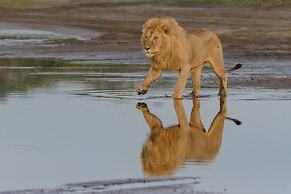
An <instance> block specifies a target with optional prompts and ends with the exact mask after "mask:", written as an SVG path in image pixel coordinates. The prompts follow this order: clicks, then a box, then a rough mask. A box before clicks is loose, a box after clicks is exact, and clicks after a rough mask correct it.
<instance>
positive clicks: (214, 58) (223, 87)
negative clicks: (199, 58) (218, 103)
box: [209, 45, 227, 97]
mask: <svg viewBox="0 0 291 194" xmlns="http://www.w3.org/2000/svg"><path fill="white" fill-rule="evenodd" d="M209 63H210V65H211V67H212V68H213V70H214V73H215V74H216V76H217V77H218V78H219V80H220V90H219V95H220V96H222V97H223V96H226V92H227V74H226V73H225V69H224V60H223V54H222V49H221V45H220V46H218V47H217V50H215V51H213V53H212V55H211V56H210V59H209Z"/></svg>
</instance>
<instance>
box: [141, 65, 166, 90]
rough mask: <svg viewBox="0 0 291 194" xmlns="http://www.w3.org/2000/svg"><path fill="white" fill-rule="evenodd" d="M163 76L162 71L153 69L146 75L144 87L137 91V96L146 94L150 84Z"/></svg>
mask: <svg viewBox="0 0 291 194" xmlns="http://www.w3.org/2000/svg"><path fill="white" fill-rule="evenodd" d="M161 74H162V70H160V69H154V68H153V67H151V68H150V70H149V72H148V74H147V75H146V77H145V79H144V82H143V85H142V86H141V87H139V88H138V89H137V90H136V92H137V94H138V95H141V94H146V93H147V91H148V88H149V86H150V84H151V83H152V82H153V81H155V80H156V79H158V78H159V77H160V75H161Z"/></svg>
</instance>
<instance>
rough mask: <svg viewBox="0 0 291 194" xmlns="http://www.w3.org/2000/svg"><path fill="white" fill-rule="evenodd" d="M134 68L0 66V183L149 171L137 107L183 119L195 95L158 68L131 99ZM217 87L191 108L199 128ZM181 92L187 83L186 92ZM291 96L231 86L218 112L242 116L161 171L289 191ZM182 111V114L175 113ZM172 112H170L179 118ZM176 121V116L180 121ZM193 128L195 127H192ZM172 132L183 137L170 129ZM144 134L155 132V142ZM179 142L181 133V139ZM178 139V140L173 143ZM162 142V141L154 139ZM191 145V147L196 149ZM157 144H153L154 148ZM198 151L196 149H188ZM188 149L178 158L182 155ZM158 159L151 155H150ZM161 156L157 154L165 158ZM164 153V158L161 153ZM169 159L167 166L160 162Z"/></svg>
mask: <svg viewBox="0 0 291 194" xmlns="http://www.w3.org/2000/svg"><path fill="white" fill-rule="evenodd" d="M146 69H147V67H146V66H143V65H134V64H132V65H93V64H82V65H81V64H67V63H66V62H65V61H50V60H45V61H35V60H30V61H29V60H27V61H22V60H20V61H17V60H8V59H6V61H4V62H2V63H1V68H0V75H1V76H0V93H1V97H0V118H1V127H0V155H1V163H0V164H1V165H0V171H1V174H0V189H1V191H6V190H19V189H31V188H53V187H58V186H60V185H63V184H66V183H72V182H83V181H95V180H108V179H118V178H142V177H153V176H155V175H157V174H159V173H154V172H153V171H155V170H159V169H155V168H153V169H151V172H150V171H149V169H148V168H145V162H147V163H151V164H152V165H155V164H154V162H155V161H157V158H155V155H150V156H151V157H144V156H143V150H144V148H145V146H146V145H147V144H149V143H156V144H159V143H164V144H163V146H165V147H166V149H172V148H170V147H167V146H169V145H168V144H167V142H166V143H165V142H163V141H161V140H159V138H158V137H157V136H156V137H151V136H152V135H154V134H153V131H151V128H150V126H149V125H148V124H147V122H146V120H145V117H144V114H143V113H142V112H141V111H140V110H139V109H137V108H136V107H137V105H138V103H145V104H146V105H147V107H148V110H149V111H150V113H151V114H153V115H154V116H155V117H156V118H158V119H159V120H160V121H161V122H162V125H163V128H168V127H170V126H176V125H177V124H178V123H179V119H181V115H183V114H184V116H185V117H183V118H187V119H188V121H190V118H191V112H193V107H194V109H195V106H196V105H197V104H196V105H195V102H193V101H192V99H190V98H189V97H186V98H185V99H184V100H183V101H180V102H178V104H177V102H176V103H175V102H173V101H172V99H171V98H170V97H168V96H169V95H170V94H171V90H172V88H173V84H174V83H175V79H176V77H175V75H173V74H171V73H169V74H166V75H165V76H164V77H163V78H162V79H161V80H160V81H159V82H158V83H157V84H155V85H154V86H153V89H152V90H151V91H150V93H149V94H147V95H146V96H142V97H140V96H137V95H136V94H135V92H134V90H135V88H136V87H137V86H138V85H139V84H140V82H141V81H142V79H143V75H144V73H145V71H146ZM217 91H218V90H217V89H216V88H204V89H203V91H202V97H201V98H200V106H199V107H200V108H197V107H196V109H195V110H194V112H195V111H196V117H195V118H197V114H198V113H200V115H201V122H202V123H203V126H204V127H205V130H206V132H207V131H208V129H209V128H210V126H211V123H212V122H213V120H214V119H215V118H216V117H217V115H219V114H220V113H221V108H220V105H221V102H220V99H219V98H218V96H216V93H217ZM187 92H190V88H189V87H188V88H187V89H186V92H185V94H186V93H187ZM290 99H291V93H290V91H287V90H278V91H276V92H274V90H255V89H249V90H248V91H245V90H243V89H241V88H231V89H230V91H229V96H228V98H227V99H224V100H225V101H224V111H225V112H224V113H223V114H226V113H227V116H229V117H231V118H235V119H237V120H239V121H241V122H242V124H241V125H236V124H235V123H234V122H232V121H231V120H220V124H219V126H220V127H221V126H222V128H220V134H221V138H218V139H216V140H218V141H220V143H218V144H219V146H218V147H217V149H216V150H215V153H214V154H213V155H212V157H210V158H207V159H205V158H204V159H201V158H197V157H194V156H197V154H196V155H195V154H194V156H193V153H194V152H193V149H196V151H195V153H197V152H198V151H199V150H200V151H201V152H202V153H205V150H203V149H202V148H197V144H191V145H190V146H189V144H188V145H187V146H185V145H184V144H183V145H182V144H177V142H178V141H179V140H181V139H179V138H176V139H175V138H174V139H173V142H172V143H173V144H171V145H172V146H175V143H176V144H177V145H182V148H185V147H187V148H188V149H189V150H190V151H189V152H191V150H192V152H191V153H192V156H191V157H190V156H189V155H191V153H190V154H189V153H187V154H185V155H184V156H182V157H181V156H179V157H178V156H174V154H177V153H178V152H177V151H181V149H180V148H179V147H177V146H176V147H174V149H176V150H177V151H176V152H168V154H169V155H168V156H167V157H169V158H170V157H176V160H175V161H178V162H177V163H174V162H172V160H170V159H169V160H168V161H166V162H165V163H163V165H164V166H167V167H168V168H165V170H163V171H162V173H161V174H159V176H160V175H162V176H170V177H176V176H190V177H200V178H199V182H200V183H199V184H196V185H195V188H196V189H198V190H202V191H215V192H225V191H227V192H229V193H290V191H291V188H290V184H289V180H290V178H291V175H290V173H289V172H288V169H289V164H290V162H291V155H290V151H289V149H288V148H289V147H290V146H291V143H290V141H289V139H290V136H291V132H290V125H289V115H290ZM183 111H184V112H183ZM178 117H179V118H178ZM180 124H181V123H180ZM200 134H202V133H200ZM178 135H179V137H182V138H183V137H185V136H183V135H182V134H181V133H180V131H178ZM151 138H153V139H155V141H154V142H150V141H152V140H151ZM187 141H188V140H187ZM182 143H183V142H182ZM159 145H161V144H159ZM195 145H196V146H195ZM157 149H160V150H157V151H160V152H161V149H162V148H157ZM197 150H198V151H197ZM186 155H187V157H186ZM156 157H157V155H156ZM164 158H165V157H164ZM164 158H163V159H164ZM169 166H170V167H169Z"/></svg>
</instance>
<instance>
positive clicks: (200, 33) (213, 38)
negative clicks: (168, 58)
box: [190, 28, 220, 43]
mask: <svg viewBox="0 0 291 194" xmlns="http://www.w3.org/2000/svg"><path fill="white" fill-rule="evenodd" d="M190 34H191V35H195V36H197V37H199V38H200V39H201V40H202V41H203V42H204V43H207V42H220V41H219V38H218V36H217V35H216V34H215V33H213V32H211V31H210V30H207V29H205V28H202V29H198V30H195V31H191V32H190Z"/></svg>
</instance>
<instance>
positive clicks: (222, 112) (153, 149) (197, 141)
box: [137, 98, 241, 176]
mask: <svg viewBox="0 0 291 194" xmlns="http://www.w3.org/2000/svg"><path fill="white" fill-rule="evenodd" d="M173 103H174V108H175V112H176V114H177V118H178V124H177V125H172V126H169V127H164V126H163V124H162V121H161V120H160V119H159V118H158V117H156V116H155V115H154V114H152V113H151V112H150V110H149V108H148V106H147V105H146V104H145V103H138V104H137V108H138V109H139V110H141V111H142V113H143V116H144V118H145V120H146V122H147V124H148V126H149V128H150V130H151V131H150V135H149V137H148V139H147V140H146V143H145V144H144V146H143V148H142V153H141V161H142V166H143V170H144V172H146V173H147V174H149V175H153V176H161V175H169V174H172V173H174V172H175V170H176V169H177V168H179V167H180V166H182V165H183V164H184V163H185V162H187V161H191V162H207V161H211V160H213V159H214V158H215V157H216V155H217V154H218V152H219V150H220V147H221V142H222V132H223V128H224V120H225V119H230V120H232V121H234V122H235V123H236V124H237V125H240V124H241V122H240V121H238V120H236V119H232V118H229V117H227V116H226V114H227V107H226V99H225V98H221V100H220V109H219V112H218V113H217V114H216V116H215V118H214V119H213V121H212V123H211V125H210V127H209V129H208V130H205V128H204V126H203V123H202V121H201V117H200V100H199V99H198V98H195V100H194V101H193V107H192V111H191V117H190V121H188V119H187V115H186V112H185V109H184V106H183V101H181V100H175V99H174V100H173Z"/></svg>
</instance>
